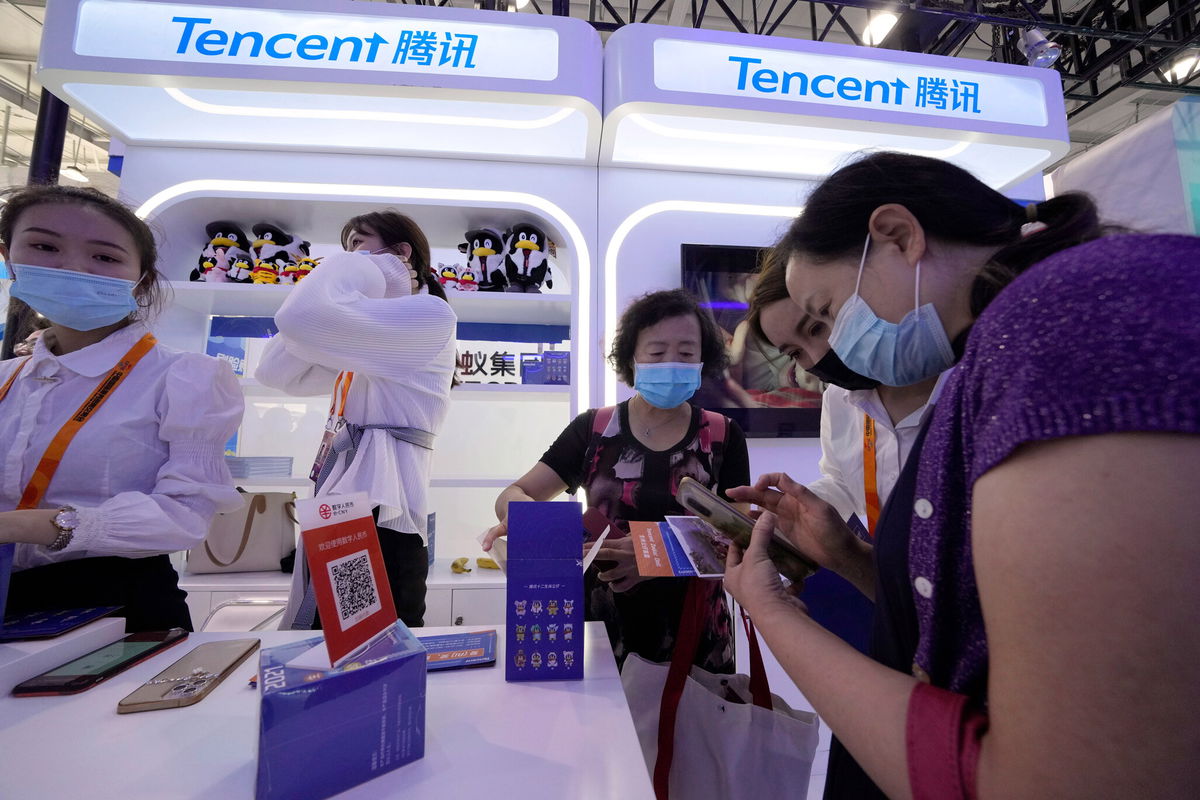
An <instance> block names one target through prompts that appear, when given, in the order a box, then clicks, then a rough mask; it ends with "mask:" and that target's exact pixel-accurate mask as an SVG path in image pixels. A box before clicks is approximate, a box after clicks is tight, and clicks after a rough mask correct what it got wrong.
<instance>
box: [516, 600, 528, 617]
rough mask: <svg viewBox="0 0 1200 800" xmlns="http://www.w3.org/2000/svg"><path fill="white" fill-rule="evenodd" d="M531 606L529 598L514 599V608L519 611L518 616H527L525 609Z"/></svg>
mask: <svg viewBox="0 0 1200 800" xmlns="http://www.w3.org/2000/svg"><path fill="white" fill-rule="evenodd" d="M528 606H529V601H528V600H514V601H513V609H514V610H515V611H516V612H517V616H518V617H523V616H525V610H526V608H527V607H528Z"/></svg>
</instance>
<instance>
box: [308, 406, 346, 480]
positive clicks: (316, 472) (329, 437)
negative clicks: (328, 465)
mask: <svg viewBox="0 0 1200 800" xmlns="http://www.w3.org/2000/svg"><path fill="white" fill-rule="evenodd" d="M344 427H346V419H345V418H344V417H336V418H335V417H330V418H329V420H328V421H327V422H326V423H325V435H323V436H322V437H321V445H320V446H319V447H318V448H317V458H316V460H315V461H313V466H312V472H310V473H308V479H309V480H310V481H314V482H315V481H316V480H317V477H318V476H320V474H321V469H322V467H324V466H325V461H326V459H328V458H330V457H332V456H333V440H334V439H336V438H337V435H338V433H340V432H341V430H342V428H344Z"/></svg>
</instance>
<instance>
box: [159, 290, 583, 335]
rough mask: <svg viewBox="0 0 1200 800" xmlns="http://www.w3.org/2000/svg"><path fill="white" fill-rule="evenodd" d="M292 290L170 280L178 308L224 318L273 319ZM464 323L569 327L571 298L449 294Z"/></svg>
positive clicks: (549, 295) (467, 293) (548, 295)
mask: <svg viewBox="0 0 1200 800" xmlns="http://www.w3.org/2000/svg"><path fill="white" fill-rule="evenodd" d="M291 289H292V287H291V286H280V285H277V284H276V285H259V284H242V283H206V282H204V281H195V282H193V281H171V291H172V293H173V294H174V302H175V304H176V305H180V306H183V307H184V308H188V309H191V310H193V311H197V312H199V313H201V314H205V315H212V316H221V317H273V316H275V312H277V311H278V310H279V307H280V306H281V305H283V301H284V300H285V299H286V298H287V296H288V292H290V291H291ZM449 297H450V307H451V308H453V309H454V313H455V314H457V315H458V319H459V321H460V322H490V323H501V324H510V325H570V324H571V295H567V294H516V293H507V292H451V293H450V295H449Z"/></svg>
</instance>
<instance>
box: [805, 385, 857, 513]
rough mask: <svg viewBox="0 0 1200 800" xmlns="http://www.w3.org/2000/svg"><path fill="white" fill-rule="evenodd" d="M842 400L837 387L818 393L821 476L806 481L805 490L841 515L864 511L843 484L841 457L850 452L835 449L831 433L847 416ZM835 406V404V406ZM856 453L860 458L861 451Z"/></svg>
mask: <svg viewBox="0 0 1200 800" xmlns="http://www.w3.org/2000/svg"><path fill="white" fill-rule="evenodd" d="M842 405H845V400H844V399H841V398H840V396H839V395H838V394H837V390H831V389H826V390H825V392H824V393H823V394H822V396H821V462H820V464H819V465H818V469H820V471H821V477H820V478H818V479H817V480H816V481H814V482H812V483H810V484H809V485H808V490H809V491H810V492H812V493H813V494H815V495H816V496H817V497H820V498H821V499H822V500H824V501H825V502H827V503H829V504H830V505H831V506H833V507H834V508H836V509H837V511H838V514H839V515H841V517H842V519H846V518H847V517H849V516H850V515H851V514H863V513H866V509H863V510H862V511H859V509H858V507H857V506H858V502H857V500H856V499H855V495H854V492H853V491H852V490H851V488H850V487H849V486H847V485H846V484H847V481H846V476H845V473H844V472H843V471H842V468H841V459H842V458H846V457H848V456H850V455H852V454H848V453H841V452H838V446H837V443H836V442H837V437H836V436H835V434H834V427H835V426H836V425H844V424H846V422H847V420H846V419H845V418H844V417H845V415H844V414H840V413H838V412H839V411H843V410H844V409H843V408H841V406H842ZM835 406H837V407H835ZM858 456H859V457H860V458H861V457H862V454H861V451H860V452H859V454H858Z"/></svg>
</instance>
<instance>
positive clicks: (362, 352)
mask: <svg viewBox="0 0 1200 800" xmlns="http://www.w3.org/2000/svg"><path fill="white" fill-rule="evenodd" d="M342 244H343V246H344V247H345V248H346V250H347V252H346V253H344V254H337V255H334V256H330V257H327V258H325V259H324V260H323V261H322V263H321V265H320V266H319V267H318V268H317V269H315V270H313V272H312V274H311V275H309V276H308V277H307V278H305V279H304V280H303V281H302V282H300V283H298V284H297V285H296V287H295V288H294V289H293V290H292V292H291V294H290V295H289V297H288V299H287V300H286V301H285V302H284V304H283V306H282V307H281V308H280V309H279V313H278V314H276V316H275V324H276V326H277V327H278V328H279V334H278V335H277V336H275V337H274V338H273V339H272V340H271V341H270V343H269V344H268V345H267V349H266V352H265V354H264V356H263V360H262V364H261V365H260V366H259V368H258V370H257V371H256V373H255V377H256V378H257V379H258V380H259V381H260V382H262V383H263V384H266V385H268V386H272V387H275V388H278V389H282V390H283V391H285V392H287V393H289V394H292V395H297V396H312V395H318V394H325V393H330V392H331V393H332V395H333V400H332V403H331V409H330V423H329V426H328V427H327V429H328V430H330V431H336V434H337V435H336V436H335V437H334V440H333V451H332V452H330V453H329V455H328V457H327V458H326V459H325V462H324V464H323V466H322V467H320V468H314V479H315V480H316V482H317V488H316V494H317V495H318V496H323V495H339V494H349V493H352V492H366V493H367V495H368V497H369V499H370V502H371V505H372V506H373V507H374V512H375V519H376V524H377V526H378V528H379V540H380V545H381V547H382V550H383V557H384V562H385V563H386V565H387V572H388V581H389V583H390V585H391V590H392V597H393V598H394V599H395V602H396V610H397V612H398V613H399V615H400V619H401V620H402V621H403V622H404V623H405V624H406V625H408V626H409V627H420V626H421V625H422V624H423V623H424V615H425V580H426V577H427V575H428V555H427V552H428V551H427V549H426V534H427V527H426V525H427V514H428V487H429V466H430V461H431V457H432V445H433V438H434V437H435V436H436V435H437V433H438V431H439V430H440V429H441V426H442V422H443V420H444V419H445V417H446V411H447V409H448V408H449V404H450V396H449V395H450V386H451V383H452V381H453V378H454V366H455V328H456V325H457V321H458V320H457V318H456V317H455V315H454V312H453V311H452V310H451V309H450V306H449V304H448V303H447V302H446V301H445V299H443V297H439V296H435V295H433V294H430V293H429V290H428V281H429V280H430V277H431V276H430V273H429V268H428V264H429V243H428V241H427V240H426V238H425V235H424V234H423V233H422V232H421V230H420V228H418V227H417V226H416V224H415V223H413V221H412V220H410V219H408V218H407V217H405V216H403V215H401V214H399V213H397V212H394V211H386V212H376V213H374V214H368V215H364V216H362V217H355V218H354V219H352V220H350V222H348V223H347V225H346V228H345V229H344V230H343V233H342ZM423 290H424V291H423ZM315 445H316V443H315V442H314V447H315ZM303 559H304V556H303V553H302V552H301V553H297V559H296V573H295V574H296V578H295V579H294V580H293V582H292V595H291V597H290V598H289V602H288V611H287V613H286V614H285V617H284V621H283V626H284V627H293V628H308V627H313V626H319V625H320V620H319V619H315V618H314V611H315V607H314V603H313V598H312V596H311V592H309V591H308V587H307V586H306V585H305V583H306V582H305V578H306V576H307V570H306V569H304V561H303Z"/></svg>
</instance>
